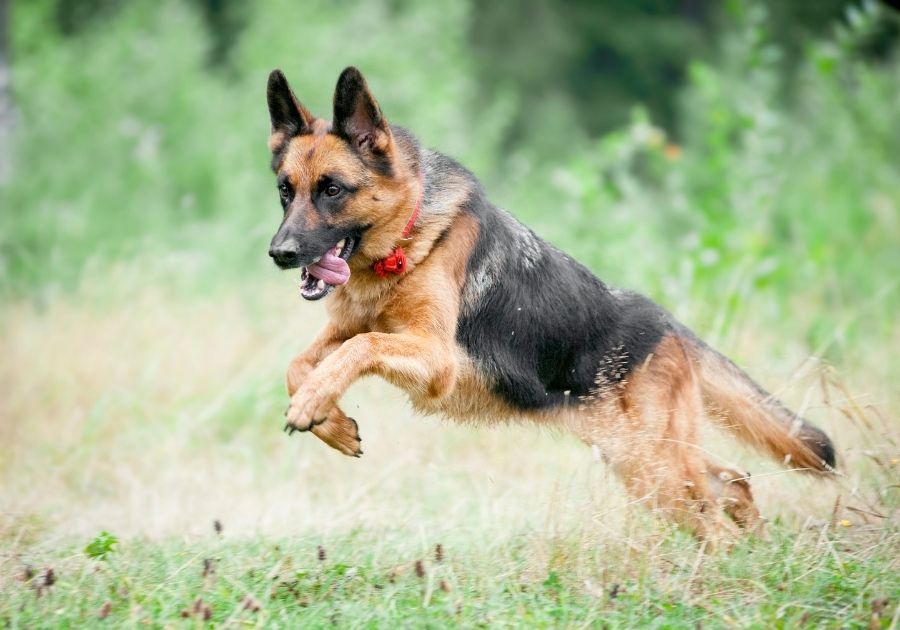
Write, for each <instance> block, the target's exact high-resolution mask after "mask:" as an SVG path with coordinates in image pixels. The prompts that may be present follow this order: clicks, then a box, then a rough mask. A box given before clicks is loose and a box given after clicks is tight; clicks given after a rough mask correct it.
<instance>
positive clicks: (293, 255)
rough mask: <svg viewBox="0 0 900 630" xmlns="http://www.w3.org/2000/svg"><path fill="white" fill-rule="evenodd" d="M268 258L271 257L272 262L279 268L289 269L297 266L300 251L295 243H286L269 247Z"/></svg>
mask: <svg viewBox="0 0 900 630" xmlns="http://www.w3.org/2000/svg"><path fill="white" fill-rule="evenodd" d="M269 256H271V257H272V260H274V261H275V264H276V265H278V266H279V267H290V266H292V265H296V264H297V260H298V259H299V258H300V250H299V248H298V247H297V244H296V243H292V242H290V241H288V242H286V243H281V244H279V245H273V246H272V247H270V248H269Z"/></svg>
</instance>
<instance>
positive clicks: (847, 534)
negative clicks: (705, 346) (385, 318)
mask: <svg viewBox="0 0 900 630" xmlns="http://www.w3.org/2000/svg"><path fill="white" fill-rule="evenodd" d="M113 286H114V289H113V290H112V292H110V291H109V285H107V287H106V289H105V290H104V291H103V292H100V293H97V294H96V295H92V294H90V293H89V292H82V293H80V294H78V295H77V296H73V297H69V298H60V299H58V300H55V301H53V302H51V303H50V304H49V305H47V306H46V307H44V308H42V309H38V308H36V307H35V305H33V304H28V303H18V304H11V305H7V307H6V308H5V310H4V312H3V314H2V322H0V331H2V332H0V356H2V357H3V361H2V363H0V384H2V385H0V386H2V396H0V440H2V442H0V443H2V447H0V475H2V476H0V547H2V548H5V550H6V552H7V553H6V554H4V557H5V558H6V559H7V563H6V564H7V567H9V568H10V570H11V571H12V570H14V571H18V570H19V569H18V566H19V565H18V564H17V562H18V561H17V560H16V561H11V560H10V559H12V558H18V557H20V556H21V554H25V557H28V556H37V557H42V554H44V555H46V554H51V557H53V556H52V554H53V553H55V552H54V550H58V549H68V548H70V547H68V545H71V544H72V543H74V544H76V545H83V544H84V542H86V541H87V540H89V539H90V538H91V537H92V536H94V535H95V534H96V533H97V532H98V531H100V530H103V529H105V530H109V531H111V532H114V533H115V534H117V535H118V536H119V537H120V538H122V539H123V540H124V541H135V543H134V544H142V543H140V541H151V540H152V541H159V542H161V543H163V544H168V542H166V541H173V540H183V541H185V544H193V543H191V542H190V541H194V542H196V541H202V540H206V539H208V538H209V536H210V534H211V525H212V523H213V521H214V520H216V519H218V520H219V521H220V522H221V523H223V525H224V536H225V539H226V540H231V541H233V542H234V543H235V544H237V545H239V547H238V548H240V546H241V545H243V544H244V543H242V542H241V541H248V544H249V541H251V540H286V539H290V540H294V541H300V542H299V543H297V544H300V545H319V544H322V545H323V546H325V547H326V548H331V547H332V546H333V545H338V546H339V548H343V549H344V553H345V555H346V553H350V551H348V550H350V549H353V547H352V544H356V543H352V544H351V541H355V540H359V541H363V542H360V543H359V544H361V545H363V546H364V548H365V549H366V551H365V553H366V554H368V557H369V558H370V560H368V561H367V562H371V563H372V565H373V566H376V567H382V568H383V567H385V566H393V565H396V566H397V567H399V569H398V570H399V571H401V572H404V573H405V574H407V575H411V574H412V573H415V572H414V571H412V568H411V567H412V566H413V565H412V564H411V563H412V559H413V558H414V557H415V554H419V553H422V550H427V549H430V548H432V547H433V545H434V544H435V543H436V542H443V543H444V544H445V545H447V547H448V548H450V549H453V550H454V551H455V552H456V553H457V554H459V553H463V554H465V557H467V558H468V560H467V563H468V564H467V565H465V566H460V567H456V569H454V570H455V571H458V572H459V574H456V573H454V574H453V576H454V577H453V579H454V580H456V582H454V584H456V585H457V586H459V585H460V584H468V586H466V587H465V588H468V589H470V590H474V591H478V589H482V588H489V587H490V578H489V576H490V575H491V571H494V572H495V573H494V577H497V579H506V578H509V579H513V580H515V581H516V583H519V582H521V583H523V584H532V583H535V584H544V585H545V586H546V580H550V579H551V578H548V577H547V576H548V575H551V577H552V576H553V575H558V574H559V575H563V576H564V577H562V578H559V579H560V580H561V582H560V584H561V586H560V587H559V588H564V587H565V588H568V586H570V585H576V586H575V589H576V591H577V592H578V593H580V595H579V596H582V595H583V596H585V597H588V599H590V598H591V597H592V596H591V595H590V594H591V593H592V592H595V591H596V592H602V593H607V592H608V591H609V589H610V588H612V586H613V585H614V584H618V583H619V582H621V581H622V580H625V579H629V576H630V577H632V578H634V579H639V576H643V577H640V579H648V580H650V581H651V582H652V583H653V585H654V588H659V589H661V591H662V592H665V593H670V594H673V593H674V594H677V598H676V599H678V598H680V599H681V600H683V601H691V602H693V603H692V606H700V604H698V603H697V601H701V600H702V599H703V597H701V596H699V595H698V593H699V594H704V593H705V594H706V595H708V594H709V589H712V588H722V584H721V583H719V584H718V585H717V586H715V587H713V586H708V587H698V586H697V582H698V580H699V578H698V576H700V577H702V576H705V575H707V574H708V573H709V571H712V570H713V569H706V568H704V567H701V566H700V565H701V564H702V554H700V555H698V550H697V548H696V547H695V546H694V544H693V542H692V541H690V539H689V538H688V537H686V536H684V535H683V534H682V533H678V532H676V533H674V534H673V532H671V531H670V529H669V528H668V526H666V525H664V524H661V523H660V522H658V521H655V520H654V519H652V518H650V517H649V515H647V514H646V513H645V512H644V511H643V510H642V509H640V508H639V507H637V506H631V505H629V504H628V502H627V501H626V499H625V498H624V496H623V494H622V492H621V490H620V487H619V485H618V483H617V482H616V481H615V480H614V479H612V478H611V476H610V474H609V472H608V471H607V470H606V469H605V468H604V466H603V465H602V464H600V463H596V462H595V461H594V459H593V456H592V453H591V451H590V450H589V449H586V448H584V447H583V446H582V445H581V444H580V443H579V442H577V441H576V440H575V439H573V438H571V437H570V436H568V435H563V434H555V433H553V432H550V431H548V430H545V429H544V430H541V429H537V428H534V427H519V426H502V427H498V428H493V429H488V428H477V427H462V426H458V425H454V424H452V423H448V422H445V421H442V420H439V419H434V418H422V417H416V416H415V415H414V414H413V413H412V411H411V410H410V408H409V406H408V405H407V404H406V402H405V399H404V397H403V395H402V394H401V393H400V392H399V391H397V390H394V389H392V388H391V387H390V386H388V385H386V384H385V383H382V382H380V381H375V380H367V381H364V382H361V383H358V384H357V385H355V386H354V387H353V388H352V389H351V391H350V392H349V393H348V395H347V397H346V398H345V403H344V407H345V409H347V411H348V413H350V414H351V415H353V416H355V417H356V418H357V419H358V420H359V423H360V426H361V432H362V436H363V449H364V451H365V455H364V456H363V457H362V458H361V459H358V460H357V459H351V458H347V457H344V456H342V455H340V454H338V453H336V452H334V451H332V450H330V449H328V448H327V447H326V446H324V445H323V444H321V443H319V442H318V441H317V440H316V439H315V438H314V437H313V436H311V435H308V434H304V435H295V436H294V437H292V438H289V437H287V436H286V435H285V434H283V433H282V432H281V426H282V414H283V410H284V406H285V404H286V399H285V394H284V390H283V383H282V377H283V370H284V367H285V366H286V365H287V363H288V361H289V359H290V357H291V356H292V354H293V353H294V352H296V351H297V350H298V349H300V348H302V347H303V345H304V344H305V343H306V342H307V341H308V340H309V339H310V338H311V336H312V335H313V334H314V332H315V330H316V329H317V328H318V326H319V325H320V323H321V316H322V315H321V308H319V307H316V306H314V305H306V304H299V303H298V298H297V297H296V296H295V295H294V292H293V290H291V288H290V281H289V280H288V279H287V278H283V279H281V280H279V281H273V282H269V283H267V284H265V285H264V286H262V287H260V286H256V287H253V289H252V294H250V293H244V294H239V295H217V296H213V297H210V296H207V297H198V298H191V299H186V298H184V297H183V296H173V295H167V294H164V293H161V292H158V291H154V290H152V289H138V290H135V291H133V292H132V291H131V290H125V289H123V288H122V286H130V285H115V284H114V285H113ZM773 343H774V341H773ZM725 344H726V346H728V345H731V346H732V348H733V349H734V352H736V353H737V354H738V356H740V357H741V358H742V360H743V361H744V362H745V363H748V364H749V365H750V370H751V372H752V373H754V374H755V375H756V376H758V377H759V378H760V379H761V380H762V381H763V382H764V383H765V384H767V385H769V386H772V385H773V384H775V383H784V384H786V386H785V387H784V388H783V389H784V390H785V391H782V392H781V393H782V395H784V396H785V397H786V398H787V400H789V401H790V402H791V403H793V404H794V406H795V407H798V408H802V409H804V410H805V412H806V413H807V414H808V415H809V416H810V417H811V418H812V419H813V420H814V421H816V422H817V423H818V424H820V425H821V426H823V427H824V428H825V429H826V430H827V431H828V432H829V433H830V434H832V435H833V436H834V437H835V438H836V441H837V443H838V445H839V452H840V457H841V459H842V461H843V470H844V476H843V477H841V478H840V479H839V480H838V481H837V482H822V481H817V480H814V479H811V478H808V477H803V476H800V475H797V474H795V473H790V472H784V471H782V470H781V469H779V468H778V467H777V466H776V465H774V464H771V463H769V462H765V461H762V460H760V458H759V457H758V456H756V455H755V454H752V453H748V452H746V451H742V450H736V449H735V448H734V447H733V445H732V443H731V442H728V441H723V440H722V439H721V438H720V437H719V436H715V435H713V436H711V440H710V442H709V444H708V448H710V449H711V450H712V451H713V452H714V453H715V454H716V455H717V456H719V457H721V458H723V459H725V460H728V461H735V460H737V461H738V462H740V464H741V466H742V467H744V468H747V469H749V470H751V471H752V472H753V473H754V475H753V483H754V491H755V493H756V496H757V498H758V501H759V503H760V507H761V509H762V512H763V514H764V515H765V516H767V517H769V518H770V519H774V520H777V521H778V522H779V523H780V525H776V532H777V536H776V539H777V540H778V541H779V543H778V544H780V545H788V547H787V548H790V545H795V549H796V550H797V553H798V554H800V555H802V554H807V553H809V554H814V557H820V554H822V553H827V550H828V548H829V545H830V544H831V543H830V542H828V540H830V539H823V538H821V536H825V532H827V531H832V532H834V531H839V533H840V536H841V537H842V540H843V543H842V544H845V545H847V548H848V549H852V554H861V555H864V556H866V557H874V558H879V557H880V556H879V554H881V553H883V552H888V553H892V552H891V550H897V549H898V548H900V543H898V535H897V530H896V518H897V504H898V502H897V499H896V497H897V492H898V490H897V488H898V486H897V482H898V472H900V465H898V457H900V449H898V430H897V424H896V420H894V419H893V418H895V416H894V415H892V413H894V412H896V410H897V409H898V405H897V400H896V398H893V399H892V398H890V396H896V392H892V391H891V387H890V383H889V382H887V381H886V380H876V381H871V380H870V381H868V382H867V381H864V380H863V378H862V376H863V375H865V374H872V373H878V374H879V378H880V379H885V378H886V377H887V375H888V374H890V370H889V369H886V368H884V365H887V364H881V368H878V369H874V368H872V366H873V365H876V364H877V362H878V360H879V359H880V358H879V357H877V355H872V354H870V355H867V356H866V357H865V362H861V361H858V358H854V357H850V358H849V359H848V364H853V363H854V361H857V362H859V363H861V364H860V365H853V368H854V369H853V370H849V372H850V373H852V374H854V375H855V378H852V379H845V378H844V377H843V376H841V375H840V374H839V372H838V371H837V370H836V369H834V368H831V367H825V366H821V365H817V364H815V362H809V361H807V362H803V361H802V355H801V354H800V352H799V351H798V350H794V349H791V348H784V347H783V346H782V347H781V354H782V355H784V357H785V358H783V359H778V360H777V361H773V360H771V359H770V358H769V357H768V356H767V355H766V352H765V348H766V340H765V339H763V338H762V337H761V336H760V335H759V334H758V333H757V334H750V333H749V332H748V334H747V335H746V337H735V338H733V339H729V340H727V342H725ZM883 353H884V354H885V355H888V354H889V352H888V351H887V348H884V349H883ZM866 362H867V363H868V365H867V364H866ZM763 365H768V366H770V371H769V372H768V373H761V371H760V370H759V369H754V368H759V367H760V366H763ZM773 365H774V367H772V366H773ZM797 365H799V366H800V369H797V367H796V366H797ZM792 373H796V374H798V376H794V377H791V376H790V375H791V374H792ZM847 383H849V384H847ZM862 383H865V385H864V386H863V385H861V384H862ZM873 383H874V384H873ZM858 391H861V392H864V393H863V394H853V392H858ZM892 484H893V486H892ZM792 532H793V533H792ZM798 532H799V533H800V535H799V536H798V537H797V538H796V539H792V538H791V539H790V540H788V542H785V539H784V536H794V535H796V534H797V533H798ZM804 532H806V533H804ZM823 541H825V542H823ZM148 544H149V543H148ZM153 544H157V543H153ZM348 545H350V546H348ZM822 545H824V546H822ZM233 549H236V548H233ZM361 549H362V548H361ZM801 550H802V551H801ZM201 553H202V552H201ZM310 553H311V552H310ZM848 553H851V552H848ZM67 557H68V558H69V562H75V564H76V565H77V564H78V562H81V561H80V560H78V561H75V560H73V559H72V558H73V556H67ZM798 557H800V556H798ZM199 561H200V560H199V559H198V557H194V559H193V560H191V562H199ZM884 561H885V562H887V563H888V564H887V565H885V566H889V565H890V562H894V563H896V559H895V558H894V560H889V559H888V558H885V560H884ZM57 562H59V560H57ZM160 562H161V563H162V565H163V566H165V562H164V561H160ZM179 562H180V561H179ZM272 562H273V564H272V565H271V567H270V569H271V570H276V569H275V568H276V567H277V566H281V565H280V563H281V562H282V560H277V561H276V560H273V561H272ZM817 562H818V560H817ZM492 563H493V564H492ZM63 566H65V565H63ZM72 570H73V571H76V570H81V569H77V568H73V569H72ZM122 570H123V571H127V570H126V569H122ZM172 570H173V571H174V570H175V568H172ZM7 573H9V572H7ZM429 575H431V574H429ZM435 575H436V574H435ZM498 575H499V576H500V577H498ZM801 575H802V572H801ZM502 576H506V577H502ZM432 577H434V576H432ZM342 579H343V578H342ZM429 579H430V578H429ZM449 579H450V575H449V574H448V575H443V574H442V575H441V576H438V577H434V580H433V583H432V584H431V589H432V591H433V592H436V590H440V589H442V588H444V587H446V588H447V589H451V588H455V586H453V585H448V584H447V583H445V585H444V587H440V586H439V580H449ZM555 579H557V578H553V580H555ZM704 579H706V580H707V581H708V577H707V578H704ZM729 579H731V578H729ZM466 580H476V581H477V584H476V585H473V583H472V582H471V581H470V582H467V581H466ZM485 580H487V581H485ZM699 581H701V582H702V580H699ZM704 583H705V582H704ZM553 584H555V582H552V580H551V586H550V587H548V588H550V589H551V591H552V589H553V588H556V587H555V586H553ZM735 584H736V583H735ZM877 586H878V585H875V586H874V587H872V588H875V587H877ZM732 587H734V584H732ZM732 587H729V588H732ZM866 588H868V587H866ZM890 588H893V587H890ZM698 589H699V590H698ZM704 589H706V590H704ZM154 592H156V591H154ZM241 592H243V591H241ZM248 592H249V591H248ZM738 592H740V588H738ZM585 594H587V595H585ZM633 594H634V593H633ZM264 595H265V594H263V595H260V593H256V596H257V597H263V596H264ZM160 596H161V595H160ZM185 596H188V595H185ZM433 596H434V595H433V594H432V595H429V598H431V597H433ZM634 596H637V594H634ZM672 596H673V597H674V596H675V595H672ZM173 597H175V596H174V595H173ZM265 597H270V598H271V597H274V595H272V593H269V594H268V595H265ZM667 597H668V596H667ZM747 597H749V598H750V599H749V600H748V602H750V603H752V601H755V599H754V598H757V599H758V598H760V597H761V595H760V592H759V591H758V590H754V589H753V588H749V589H748V595H747ZM176 599H177V597H176ZM760 601H763V600H760ZM100 603H102V600H101V601H100ZM701 603H702V601H701ZM98 606H99V604H98ZM860 606H862V608H865V602H863V603H861V604H860ZM385 614H388V613H385ZM592 614H593V613H592ZM717 614H718V613H717ZM385 618H390V614H388V616H387V617H385Z"/></svg>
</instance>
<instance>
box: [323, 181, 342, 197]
mask: <svg viewBox="0 0 900 630" xmlns="http://www.w3.org/2000/svg"><path fill="white" fill-rule="evenodd" d="M340 192H341V187H340V186H338V185H337V184H329V185H328V187H327V188H326V189H325V194H326V195H328V196H329V197H336V196H337V194H338V193H340Z"/></svg>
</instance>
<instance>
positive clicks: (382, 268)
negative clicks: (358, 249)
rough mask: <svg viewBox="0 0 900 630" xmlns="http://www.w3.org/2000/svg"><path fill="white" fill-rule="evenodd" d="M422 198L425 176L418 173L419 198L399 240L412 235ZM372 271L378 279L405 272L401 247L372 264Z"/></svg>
mask: <svg viewBox="0 0 900 630" xmlns="http://www.w3.org/2000/svg"><path fill="white" fill-rule="evenodd" d="M423 197H425V176H424V173H422V172H420V173H419V198H418V199H416V207H415V209H413V212H412V215H411V216H410V217H409V221H407V222H406V227H405V228H403V234H402V235H401V236H400V239H401V240H406V239H408V238H409V235H410V234H411V233H412V230H413V226H415V224H416V219H418V218H419V211H420V210H421V209H422V199H423ZM372 271H374V272H375V275H376V276H378V277H379V278H387V277H388V276H391V275H394V276H399V275H400V274H402V273H404V272H405V271H406V252H404V251H403V248H402V247H399V246H398V247H395V248H394V249H393V250H391V253H390V254H388V255H387V256H385V257H384V258H382V259H380V260H376V261H375V262H374V263H372Z"/></svg>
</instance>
